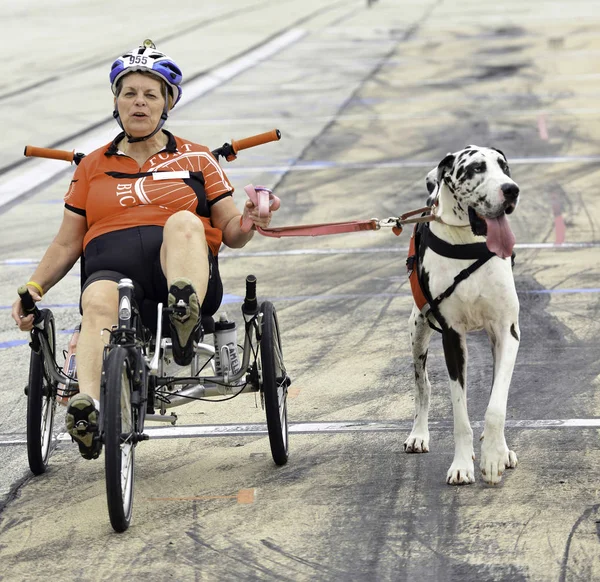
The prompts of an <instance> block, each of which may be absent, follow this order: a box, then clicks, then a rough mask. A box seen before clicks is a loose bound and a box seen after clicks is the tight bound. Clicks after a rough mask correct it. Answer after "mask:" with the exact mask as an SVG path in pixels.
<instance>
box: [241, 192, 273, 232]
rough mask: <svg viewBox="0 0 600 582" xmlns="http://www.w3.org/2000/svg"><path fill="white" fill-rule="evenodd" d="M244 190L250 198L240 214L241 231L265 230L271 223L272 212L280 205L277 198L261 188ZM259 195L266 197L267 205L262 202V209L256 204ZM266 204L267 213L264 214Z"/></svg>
mask: <svg viewBox="0 0 600 582" xmlns="http://www.w3.org/2000/svg"><path fill="white" fill-rule="evenodd" d="M245 190H246V192H247V193H248V195H249V196H250V198H248V200H246V204H245V205H244V211H243V213H242V219H241V225H242V226H241V228H242V231H244V232H247V231H248V230H250V228H251V229H252V230H256V227H258V228H267V227H268V226H269V224H270V223H271V218H272V216H273V212H275V211H276V210H277V209H279V206H280V205H281V202H280V200H279V198H277V196H273V195H272V193H271V190H269V189H268V188H264V187H261V186H256V187H253V186H246V188H245ZM254 191H255V193H254ZM260 195H262V196H267V197H268V198H267V199H268V203H267V202H266V201H263V203H262V208H261V203H259V202H258V198H257V196H260ZM267 204H268V207H267V208H268V211H267V212H266V213H265V206H266V205H267ZM261 210H262V216H261ZM250 225H251V226H250Z"/></svg>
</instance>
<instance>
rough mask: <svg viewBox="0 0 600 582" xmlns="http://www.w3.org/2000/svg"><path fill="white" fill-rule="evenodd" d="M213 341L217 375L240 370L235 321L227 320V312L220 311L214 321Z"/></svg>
mask: <svg viewBox="0 0 600 582" xmlns="http://www.w3.org/2000/svg"><path fill="white" fill-rule="evenodd" d="M213 340H214V343H215V371H216V373H217V375H221V374H225V373H227V374H235V373H237V372H239V370H240V367H241V365H240V358H239V356H238V347H237V329H236V325H235V321H228V319H227V314H226V313H224V312H223V313H221V314H220V315H219V320H218V321H215V332H214V334H213Z"/></svg>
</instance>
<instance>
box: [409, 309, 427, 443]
mask: <svg viewBox="0 0 600 582" xmlns="http://www.w3.org/2000/svg"><path fill="white" fill-rule="evenodd" d="M408 328H409V331H410V345H411V348H412V355H413V365H414V369H415V418H414V421H413V428H412V431H411V433H410V435H409V437H408V438H407V439H406V440H405V441H404V450H405V451H406V452H407V453H428V452H429V400H430V397H431V384H430V383H429V378H428V376H427V351H428V349H429V340H430V339H431V334H432V333H433V330H432V329H431V328H430V327H429V324H428V323H427V320H426V319H425V317H424V316H423V314H422V313H421V312H420V311H419V310H418V309H417V308H416V306H413V310H412V313H411V314H410V319H409V321H408Z"/></svg>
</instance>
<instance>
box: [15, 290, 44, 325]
mask: <svg viewBox="0 0 600 582" xmlns="http://www.w3.org/2000/svg"><path fill="white" fill-rule="evenodd" d="M27 289H29V294H30V295H31V297H32V298H33V300H34V301H35V302H36V303H37V302H38V301H41V299H42V298H41V297H40V295H39V293H38V292H37V291H36V290H35V289H34V288H33V287H27ZM11 315H12V318H13V319H14V320H15V323H16V324H17V326H18V328H19V329H20V330H21V331H31V330H32V329H33V314H29V315H25V312H24V311H23V306H22V305H21V298H20V297H19V299H17V300H16V301H15V302H14V303H13V304H12V311H11Z"/></svg>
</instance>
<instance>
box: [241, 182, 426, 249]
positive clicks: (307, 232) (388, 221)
mask: <svg viewBox="0 0 600 582" xmlns="http://www.w3.org/2000/svg"><path fill="white" fill-rule="evenodd" d="M244 190H245V191H246V194H248V197H249V198H250V200H252V202H253V203H254V205H255V206H257V207H258V214H259V216H267V215H268V214H269V208H270V209H271V210H277V209H278V208H279V206H280V205H281V200H279V198H278V197H277V196H275V195H274V194H273V192H272V191H271V190H269V189H268V188H265V187H264V186H252V184H249V185H248V186H245V187H244ZM430 212H431V208H430V207H428V206H425V207H423V208H418V209H417V210H411V211H410V212H407V213H405V214H403V215H402V216H399V217H390V218H385V219H383V220H379V219H378V218H371V219H370V220H351V221H349V222H324V223H322V224H305V225H301V226H280V227H275V228H259V227H256V230H257V231H258V232H259V233H260V234H262V235H263V236H270V237H275V238H281V237H282V236H322V235H326V234H342V233H345V232H359V231H362V230H379V229H380V228H382V227H391V228H392V232H393V233H394V234H395V235H396V236H399V235H400V234H401V233H402V227H403V225H404V224H407V223H415V222H431V221H432V220H435V218H434V216H433V215H432V214H431V213H430ZM424 213H426V215H425V216H420V215H421V214H424ZM415 215H419V216H417V218H410V217H411V216H415ZM251 228H252V220H251V219H250V218H246V220H244V221H242V230H244V231H245V232H248V231H249V230H250V229H251Z"/></svg>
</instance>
